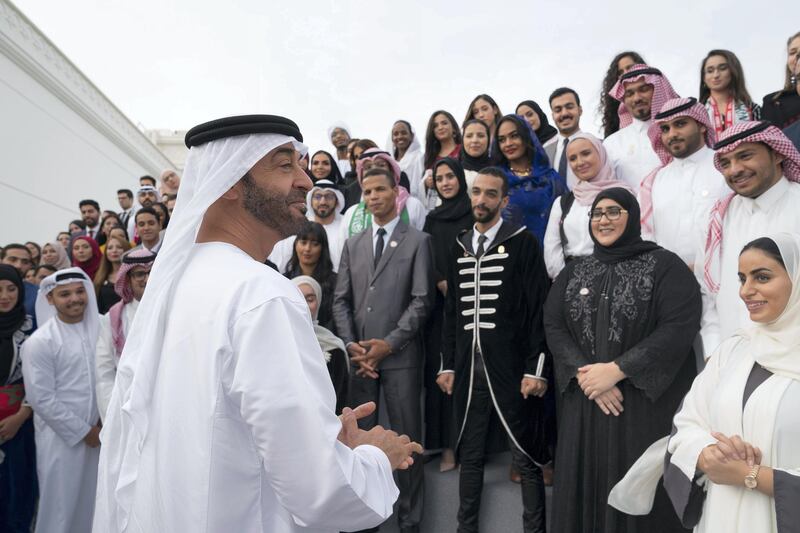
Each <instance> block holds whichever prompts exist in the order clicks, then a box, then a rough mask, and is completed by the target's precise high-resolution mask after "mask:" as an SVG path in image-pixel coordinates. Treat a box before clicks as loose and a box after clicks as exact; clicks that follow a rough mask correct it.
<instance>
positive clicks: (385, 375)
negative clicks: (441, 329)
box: [333, 167, 435, 533]
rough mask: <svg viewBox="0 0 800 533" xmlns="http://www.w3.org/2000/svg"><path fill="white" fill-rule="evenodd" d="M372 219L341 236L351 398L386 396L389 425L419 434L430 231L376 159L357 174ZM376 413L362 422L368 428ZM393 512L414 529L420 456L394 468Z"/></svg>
mask: <svg viewBox="0 0 800 533" xmlns="http://www.w3.org/2000/svg"><path fill="white" fill-rule="evenodd" d="M361 188H362V190H363V198H364V201H365V202H366V207H367V209H368V210H369V212H370V215H371V217H372V225H371V226H369V227H367V229H365V230H364V231H362V232H361V233H358V234H356V235H354V236H352V237H350V238H349V239H347V242H345V245H344V249H343V250H342V258H341V262H340V263H339V273H338V275H337V283H336V296H335V299H334V303H333V315H334V320H335V321H336V330H337V332H338V335H339V337H340V338H341V339H342V340H343V341H344V342H345V345H346V346H347V352H348V354H349V355H350V361H351V372H350V376H351V379H350V402H349V404H350V405H359V404H362V403H364V402H376V403H377V402H378V401H379V399H380V397H381V391H383V396H384V397H385V399H386V407H387V412H388V415H389V426H390V428H391V429H392V430H393V431H396V432H398V433H403V434H406V435H408V436H409V437H410V438H411V439H412V440H414V441H417V440H419V439H420V438H421V437H422V413H421V406H420V399H421V393H422V365H423V356H424V353H423V341H422V332H423V331H424V327H425V321H426V320H427V318H428V314H429V313H430V311H431V308H432V305H433V298H432V296H433V292H434V290H435V289H434V283H433V250H432V248H431V239H430V236H429V235H428V234H426V233H423V232H421V231H419V230H417V229H415V228H413V227H411V226H410V225H409V224H408V223H406V222H403V221H401V220H400V217H398V215H397V208H396V206H395V199H396V196H397V184H396V183H395V179H394V176H393V174H392V172H391V170H387V169H384V168H379V167H374V168H372V169H370V170H369V171H367V172H366V173H365V174H364V177H363V178H362V181H361ZM377 419H378V417H377V413H374V414H372V415H370V416H368V417H365V418H363V419H362V420H361V421H360V422H359V426H360V427H361V428H362V429H364V430H369V429H371V428H373V427H374V426H375V425H376V424H377ZM398 487H399V488H400V498H399V500H398V507H397V520H398V523H399V525H400V530H401V531H402V532H409V533H410V532H416V531H419V523H420V521H421V520H422V506H423V462H422V461H421V460H420V461H417V462H416V463H415V464H414V465H413V466H412V467H411V468H410V469H409V470H408V471H405V472H400V473H399V474H398Z"/></svg>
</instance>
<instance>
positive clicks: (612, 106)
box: [597, 50, 647, 137]
mask: <svg viewBox="0 0 800 533" xmlns="http://www.w3.org/2000/svg"><path fill="white" fill-rule="evenodd" d="M623 57H630V58H631V59H633V62H634V63H638V64H647V63H646V62H645V60H644V58H643V57H642V56H640V55H639V54H638V53H636V52H634V51H632V50H627V51H625V52H620V53H619V54H617V55H616V56H614V59H613V60H611V64H610V65H609V66H608V71H606V77H605V78H604V79H603V87H602V88H601V89H600V105H599V106H598V108H597V110H598V111H599V112H600V115H601V116H602V117H603V137H608V136H609V135H611V134H612V133H616V132H617V131H619V115H618V114H617V110H618V109H619V105H620V104H619V102H617V101H616V100H615V99H613V98H612V97H611V95H609V94H608V91H610V90H611V88H612V87H613V86H614V84H615V83H617V78H619V73H618V72H617V69H618V65H619V61H620V59H622V58H623Z"/></svg>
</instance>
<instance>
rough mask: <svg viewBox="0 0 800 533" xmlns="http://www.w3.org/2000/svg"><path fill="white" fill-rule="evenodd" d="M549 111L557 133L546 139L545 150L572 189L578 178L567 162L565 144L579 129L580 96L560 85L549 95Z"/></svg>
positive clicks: (580, 113)
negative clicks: (548, 139)
mask: <svg viewBox="0 0 800 533" xmlns="http://www.w3.org/2000/svg"><path fill="white" fill-rule="evenodd" d="M550 111H551V112H552V113H553V123H555V125H556V128H558V135H556V136H555V137H553V138H552V139H551V140H550V141H548V143H547V145H546V146H545V152H547V157H549V158H550V161H552V163H553V168H555V169H556V170H557V171H558V173H559V174H560V175H561V177H562V178H564V180H565V181H566V182H567V187H569V188H570V189H572V188H573V187H574V186H575V184H576V183H577V182H578V178H577V177H575V173H574V172H573V171H572V168H571V167H570V166H569V165H568V164H567V144H569V142H570V141H571V140H572V138H573V137H574V136H575V135H577V134H578V133H580V131H581V115H582V114H583V108H582V107H581V98H580V96H578V93H576V92H575V91H574V90H573V89H570V88H569V87H560V88H558V89H556V90H555V91H553V93H552V94H551V95H550Z"/></svg>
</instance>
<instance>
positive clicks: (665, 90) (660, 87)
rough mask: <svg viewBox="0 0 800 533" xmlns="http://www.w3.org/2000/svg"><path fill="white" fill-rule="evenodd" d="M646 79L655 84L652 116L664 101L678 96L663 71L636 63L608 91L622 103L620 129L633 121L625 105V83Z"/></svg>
mask: <svg viewBox="0 0 800 533" xmlns="http://www.w3.org/2000/svg"><path fill="white" fill-rule="evenodd" d="M639 81H644V82H645V83H648V84H650V85H652V86H653V99H652V100H651V102H650V116H655V114H656V113H658V111H659V110H660V109H661V107H662V106H663V105H664V103H665V102H666V101H667V100H669V99H671V98H678V93H676V92H675V89H673V88H672V84H670V82H669V80H668V79H667V78H665V77H664V75H663V74H661V71H660V70H658V69H656V68H653V67H650V66H648V65H643V64H641V63H640V64H636V65H633V66H632V67H631V68H629V69H628V70H627V71H626V72H625V73H624V74H622V75H621V76H620V77H619V79H618V80H617V83H615V84H614V86H613V87H612V88H611V90H610V91H608V94H609V95H610V96H611V97H612V98H613V99H614V100H616V101H618V102H619V103H620V104H622V105H620V106H619V110H618V111H617V114H618V115H619V127H620V129H622V128H624V127H626V126H629V125H630V124H631V123H632V122H633V115H631V113H630V111H628V109H627V108H626V107H625V102H624V96H625V85H627V84H629V83H635V82H639Z"/></svg>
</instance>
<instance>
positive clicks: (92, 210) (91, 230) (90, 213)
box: [78, 200, 100, 240]
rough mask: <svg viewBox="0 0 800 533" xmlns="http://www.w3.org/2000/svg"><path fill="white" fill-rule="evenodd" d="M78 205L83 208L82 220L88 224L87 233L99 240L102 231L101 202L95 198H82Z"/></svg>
mask: <svg viewBox="0 0 800 533" xmlns="http://www.w3.org/2000/svg"><path fill="white" fill-rule="evenodd" d="M78 207H80V210H81V220H83V223H84V224H86V235H88V236H89V237H91V238H92V239H94V240H97V234H98V233H99V232H100V204H98V203H97V202H96V201H95V200H81V201H80V203H79V204H78Z"/></svg>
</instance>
